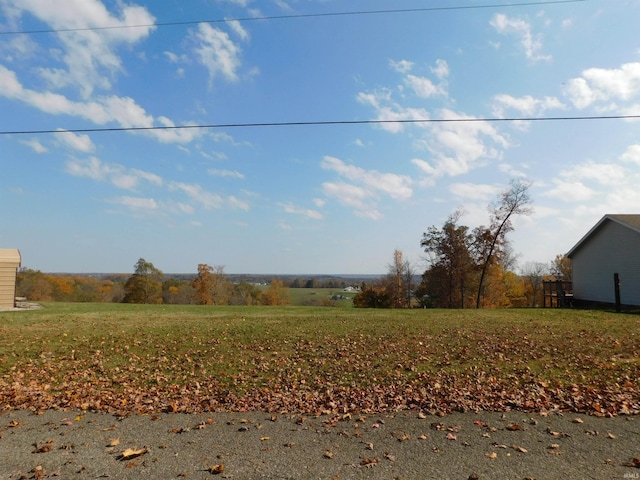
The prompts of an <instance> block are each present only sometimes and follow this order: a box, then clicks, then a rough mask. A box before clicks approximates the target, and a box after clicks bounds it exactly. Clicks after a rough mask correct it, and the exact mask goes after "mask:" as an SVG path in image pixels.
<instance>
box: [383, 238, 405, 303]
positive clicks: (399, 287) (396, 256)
mask: <svg viewBox="0 0 640 480" xmlns="http://www.w3.org/2000/svg"><path fill="white" fill-rule="evenodd" d="M406 270H407V264H406V262H405V261H404V258H403V254H402V251H401V250H398V249H396V250H395V251H394V252H393V262H392V263H390V264H389V265H387V272H388V273H387V277H386V282H385V284H386V288H387V293H388V294H389V298H390V299H391V306H392V307H393V308H402V307H404V306H406V298H407V297H406V288H407V286H406V283H405V281H406V278H407V277H406Z"/></svg>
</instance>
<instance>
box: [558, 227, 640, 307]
mask: <svg viewBox="0 0 640 480" xmlns="http://www.w3.org/2000/svg"><path fill="white" fill-rule="evenodd" d="M567 257H569V258H570V259H571V264H572V269H573V297H574V301H575V302H576V304H616V303H617V302H616V288H615V282H614V275H615V274H618V276H619V280H620V283H619V292H620V294H621V295H620V297H621V298H620V301H621V303H622V305H626V306H633V307H636V306H640V215H605V216H604V217H602V218H601V219H600V221H598V223H596V224H595V225H594V226H593V228H592V229H591V230H589V231H588V232H587V233H586V234H585V236H584V237H582V239H580V241H579V242H578V243H576V244H575V246H574V247H573V248H572V249H571V250H569V252H568V253H567Z"/></svg>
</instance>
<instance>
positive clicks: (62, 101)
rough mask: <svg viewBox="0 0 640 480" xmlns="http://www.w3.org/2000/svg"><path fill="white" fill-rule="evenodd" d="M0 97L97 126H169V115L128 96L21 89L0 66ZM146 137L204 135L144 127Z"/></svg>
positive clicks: (178, 138)
mask: <svg viewBox="0 0 640 480" xmlns="http://www.w3.org/2000/svg"><path fill="white" fill-rule="evenodd" d="M0 96H4V97H6V98H10V99H13V100H19V101H22V102H24V103H26V104H27V105H30V106H32V107H34V108H36V109H38V110H40V111H42V112H45V113H49V114H52V115H69V116H73V117H80V118H84V119H86V120H89V121H91V122H93V123H95V124H97V125H104V124H107V123H116V124H118V125H119V126H120V127H124V128H149V127H154V126H164V127H172V126H175V124H174V123H173V122H172V121H171V120H170V119H168V118H166V117H163V116H160V117H158V118H154V117H153V116H152V115H149V114H148V113H147V112H146V111H145V110H144V108H142V107H141V106H140V105H138V104H137V103H136V102H135V100H133V99H132V98H129V97H117V96H106V97H97V98H96V99H95V100H94V101H80V102H77V101H73V100H70V99H69V98H67V97H65V96H64V95H61V94H58V93H53V92H49V91H36V90H31V89H28V88H24V87H23V86H22V84H21V83H20V82H19V80H18V78H17V76H16V74H15V72H13V71H11V70H9V69H7V68H6V67H4V66H3V65H0ZM140 133H143V134H145V135H147V136H151V137H155V138H156V139H157V140H158V141H160V142H163V143H173V142H177V143H188V142H190V141H192V140H193V139H194V138H197V137H199V136H201V135H203V134H204V131H203V130H202V129H198V128H187V129H167V130H145V131H142V132H140Z"/></svg>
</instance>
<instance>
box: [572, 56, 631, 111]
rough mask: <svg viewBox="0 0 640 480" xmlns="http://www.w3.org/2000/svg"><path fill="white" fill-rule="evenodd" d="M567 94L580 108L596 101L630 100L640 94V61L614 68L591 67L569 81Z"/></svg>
mask: <svg viewBox="0 0 640 480" xmlns="http://www.w3.org/2000/svg"><path fill="white" fill-rule="evenodd" d="M565 94H566V95H567V97H568V98H569V100H570V101H571V102H572V103H573V105H574V106H575V107H576V108H579V109H583V108H586V107H588V106H590V105H592V104H594V103H596V102H603V103H606V102H610V101H614V100H621V101H629V100H631V99H633V98H635V97H637V96H639V95H640V62H635V63H625V64H623V65H622V66H621V67H620V68H613V69H604V68H589V69H587V70H585V71H583V72H582V76H581V77H578V78H572V79H571V80H569V81H568V82H567V84H566V87H565ZM605 108H606V107H605Z"/></svg>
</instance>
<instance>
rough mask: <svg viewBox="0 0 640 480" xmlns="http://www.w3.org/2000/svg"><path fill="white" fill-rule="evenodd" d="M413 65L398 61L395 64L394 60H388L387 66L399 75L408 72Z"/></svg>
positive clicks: (405, 61) (408, 62)
mask: <svg viewBox="0 0 640 480" xmlns="http://www.w3.org/2000/svg"><path fill="white" fill-rule="evenodd" d="M413 65H414V63H413V62H410V61H408V60H399V61H397V62H396V61H394V60H389V66H390V67H391V68H392V69H393V70H395V71H396V72H400V73H408V72H410V71H411V69H412V68H413Z"/></svg>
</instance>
